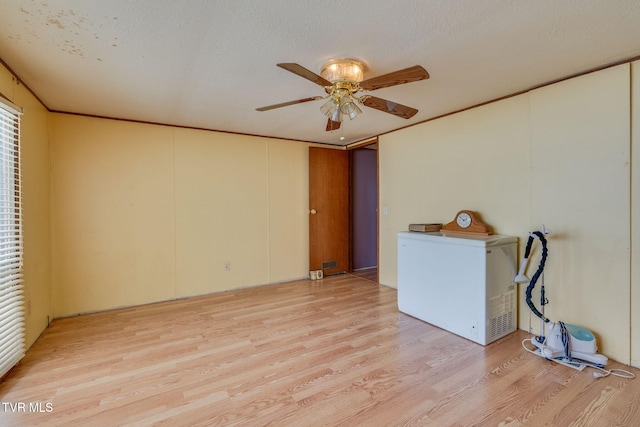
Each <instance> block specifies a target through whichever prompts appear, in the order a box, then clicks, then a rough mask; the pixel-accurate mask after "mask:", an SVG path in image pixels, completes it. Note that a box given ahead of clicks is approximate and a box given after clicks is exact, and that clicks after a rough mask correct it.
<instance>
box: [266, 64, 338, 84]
mask: <svg viewBox="0 0 640 427" xmlns="http://www.w3.org/2000/svg"><path fill="white" fill-rule="evenodd" d="M276 65H277V66H278V67H280V68H284V69H285V70H287V71H291V72H292V73H293V74H297V75H299V76H300V77H304V78H305V79H307V80H309V81H311V82H313V83H315V84H317V85H320V86H322V87H325V86H331V85H332V83H331V82H330V81H329V80H327V79H325V78H324V77H320V76H319V75H317V74H316V73H314V72H312V71H309V70H307V69H306V68H304V67H303V66H301V65H298V64H292V63H284V64H276Z"/></svg>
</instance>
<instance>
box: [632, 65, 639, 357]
mask: <svg viewBox="0 0 640 427" xmlns="http://www.w3.org/2000/svg"><path fill="white" fill-rule="evenodd" d="M631 96H632V98H631V105H633V108H632V109H631V111H632V117H631V123H632V127H631V164H632V165H635V167H632V168H631V249H632V250H631V297H630V301H631V322H630V323H631V343H632V346H631V364H632V365H633V366H640V166H638V165H640V61H637V62H634V63H633V64H631Z"/></svg>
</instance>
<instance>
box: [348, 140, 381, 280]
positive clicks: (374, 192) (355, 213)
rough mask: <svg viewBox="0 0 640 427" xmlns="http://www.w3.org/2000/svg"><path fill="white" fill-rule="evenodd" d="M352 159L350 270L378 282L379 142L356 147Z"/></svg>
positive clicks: (350, 152)
mask: <svg viewBox="0 0 640 427" xmlns="http://www.w3.org/2000/svg"><path fill="white" fill-rule="evenodd" d="M349 160H350V168H349V170H350V181H351V192H350V199H351V201H350V217H351V218H350V224H351V245H350V246H351V272H352V274H354V275H357V276H360V277H363V278H366V279H369V280H372V281H374V282H376V283H377V282H378V145H377V143H375V142H374V143H372V144H369V145H365V146H361V147H358V148H354V149H352V150H350V151H349Z"/></svg>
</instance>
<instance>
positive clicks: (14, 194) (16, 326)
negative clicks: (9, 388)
mask: <svg viewBox="0 0 640 427" xmlns="http://www.w3.org/2000/svg"><path fill="white" fill-rule="evenodd" d="M20 113H21V111H20V109H19V108H18V107H16V106H15V105H13V104H12V103H10V102H6V101H5V100H4V99H2V98H0V377H1V376H3V375H4V374H5V373H7V372H8V371H9V370H10V369H11V368H12V367H13V366H14V365H15V364H16V363H18V361H20V359H21V358H22V356H24V352H25V347H24V333H25V329H24V322H25V313H24V294H23V290H22V257H23V254H22V252H23V244H22V196H21V193H22V192H21V188H20V186H21V179H20V178H21V175H20V174H21V171H20Z"/></svg>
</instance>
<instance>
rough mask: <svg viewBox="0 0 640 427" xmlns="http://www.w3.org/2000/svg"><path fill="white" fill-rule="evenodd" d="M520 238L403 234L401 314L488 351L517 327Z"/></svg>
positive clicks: (400, 246)
mask: <svg viewBox="0 0 640 427" xmlns="http://www.w3.org/2000/svg"><path fill="white" fill-rule="evenodd" d="M517 241H518V239H517V237H509V236H500V235H493V236H487V237H481V238H473V239H470V238H460V237H445V236H442V235H440V234H423V233H412V232H402V233H398V308H399V310H400V311H402V312H403V313H406V314H408V315H410V316H413V317H416V318H418V319H421V320H424V321H425V322H428V323H431V324H432V325H435V326H438V327H440V328H442V329H445V330H447V331H450V332H453V333H454V334H457V335H460V336H462V337H464V338H467V339H469V340H472V341H475V342H477V343H478V344H482V345H486V344H489V343H490V342H492V341H495V340H497V339H498V338H501V337H503V336H505V335H507V334H509V333H511V332H513V331H515V330H516V327H517V299H516V293H517V287H516V285H515V283H514V282H513V278H514V277H515V275H516V261H517V260H516V255H517V254H516V245H517Z"/></svg>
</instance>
